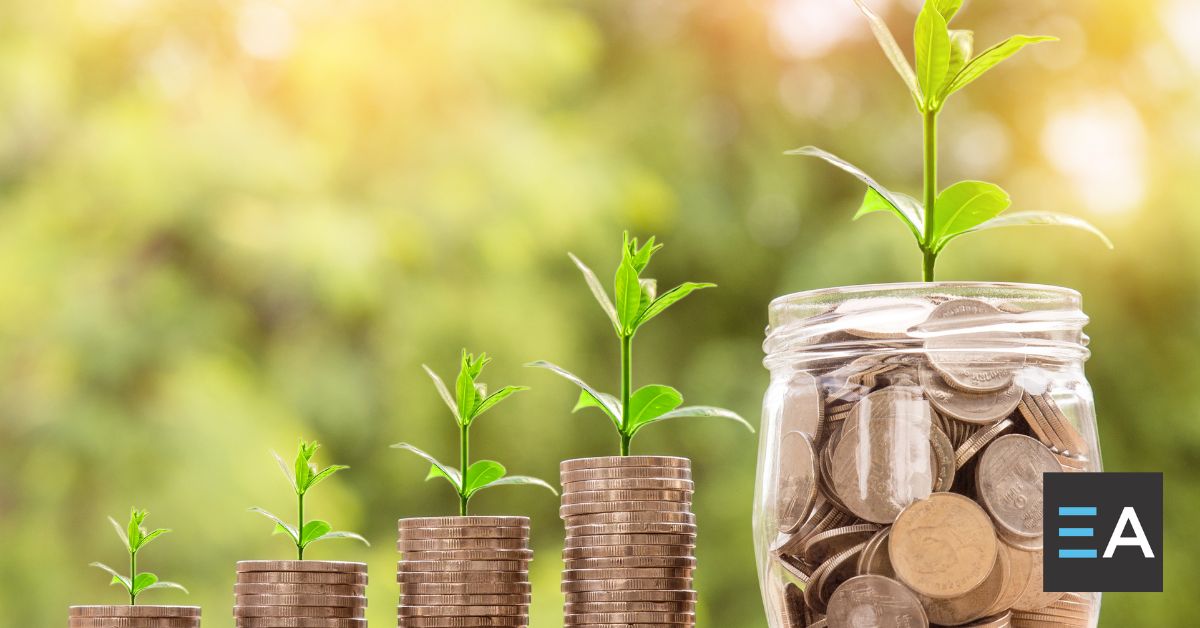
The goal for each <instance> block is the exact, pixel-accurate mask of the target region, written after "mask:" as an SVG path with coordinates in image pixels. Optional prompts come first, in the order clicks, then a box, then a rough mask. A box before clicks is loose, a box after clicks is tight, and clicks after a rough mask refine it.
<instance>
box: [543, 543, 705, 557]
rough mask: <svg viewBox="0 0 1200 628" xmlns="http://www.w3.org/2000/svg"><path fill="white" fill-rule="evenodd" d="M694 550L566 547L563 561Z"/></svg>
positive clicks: (685, 553) (690, 549) (690, 550)
mask: <svg viewBox="0 0 1200 628" xmlns="http://www.w3.org/2000/svg"><path fill="white" fill-rule="evenodd" d="M694 551H695V548H694V547H692V546H690V545H599V546H595V547H567V548H564V549H563V558H564V559H576V558H616V557H621V556H687V557H690V556H692V555H693V552H694Z"/></svg>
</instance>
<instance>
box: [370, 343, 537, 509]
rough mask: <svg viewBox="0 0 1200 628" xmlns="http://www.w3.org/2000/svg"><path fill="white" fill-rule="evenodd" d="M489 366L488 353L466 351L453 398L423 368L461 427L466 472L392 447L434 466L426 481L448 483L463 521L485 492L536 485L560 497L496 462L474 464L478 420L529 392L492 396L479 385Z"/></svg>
mask: <svg viewBox="0 0 1200 628" xmlns="http://www.w3.org/2000/svg"><path fill="white" fill-rule="evenodd" d="M488 362H491V358H489V357H488V356H487V354H486V353H481V354H479V357H475V356H474V355H472V354H470V353H467V350H466V349H463V352H462V365H461V366H460V368H459V371H458V379H457V380H456V381H455V383H454V394H451V393H450V390H449V389H448V388H446V383H445V382H443V381H442V378H440V377H438V375H437V373H434V372H433V369H431V368H429V367H428V366H424V365H422V368H424V369H425V372H426V373H428V374H429V377H430V378H432V379H433V384H434V386H436V387H437V391H438V394H439V395H441V397H442V401H444V402H445V403H446V406H447V407H448V408H450V413H451V414H452V415H453V416H454V421H455V423H457V424H458V457H459V465H460V466H459V469H463V471H459V469H456V468H454V467H452V466H449V465H446V464H442V463H441V462H439V461H438V460H437V458H434V457H433V456H431V455H429V454H428V453H426V452H424V451H422V450H421V449H418V448H417V447H414V446H413V445H410V444H408V443H396V444H395V445H392V447H394V448H396V449H404V450H407V451H410V452H412V453H414V454H416V455H418V456H420V457H421V458H423V459H424V460H425V461H426V462H428V463H429V464H430V465H431V466H430V469H429V474H428V475H427V476H425V479H426V480H432V479H433V478H442V479H443V480H446V481H447V482H449V483H450V485H451V486H453V487H454V492H455V493H456V494H457V495H458V514H459V515H462V516H464V517H465V516H466V515H467V504H468V502H470V501H471V498H472V497H474V496H475V494H476V493H478V492H479V491H482V490H483V489H485V488H494V487H497V486H514V485H533V486H541V487H543V488H546V489H547V490H549V491H550V492H551V493H554V494H555V495H558V491H556V490H555V489H554V487H553V486H550V485H549V484H548V483H546V482H545V481H543V480H539V479H538V478H535V477H529V476H526V475H507V473H508V471H507V470H506V469H505V468H504V465H502V464H500V463H499V462H496V461H495V460H478V461H476V462H471V458H470V454H471V426H472V425H473V424H474V423H475V420H476V419H478V418H479V417H480V416H481V415H482V414H483V413H484V412H487V411H488V410H491V409H492V408H494V407H496V405H497V404H499V403H500V402H501V401H504V400H505V399H507V398H508V397H510V396H512V395H514V394H516V393H518V392H521V391H523V390H529V389H528V388H527V387H525V386H505V387H504V388H501V389H500V390H497V391H496V392H494V393H492V394H490V395H489V394H488V393H487V386H486V385H485V384H484V383H483V382H480V381H479V375H480V373H482V372H483V367H485V366H487V364H488Z"/></svg>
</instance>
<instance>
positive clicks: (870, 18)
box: [854, 0, 921, 104]
mask: <svg viewBox="0 0 1200 628" xmlns="http://www.w3.org/2000/svg"><path fill="white" fill-rule="evenodd" d="M854 4H857V5H858V9H859V10H860V11H862V13H863V15H865V16H867V23H868V24H870V25H871V32H872V33H874V34H875V39H876V40H877V41H878V42H879V47H880V48H883V54H884V55H886V56H887V58H888V61H891V62H892V67H893V68H895V69H896V73H897V74H899V75H900V78H901V79H903V80H904V84H905V85H906V86H907V87H908V91H909V93H911V94H912V97H913V100H914V101H916V103H917V104H920V103H921V88H920V86H918V85H917V75H916V73H915V72H913V69H912V66H911V65H909V64H908V59H906V58H905V57H904V52H903V51H902V50H900V45H899V44H897V43H896V38H895V37H893V36H892V32H891V31H889V30H888V27H887V24H886V23H884V21H883V18H881V17H879V15H878V14H877V13H875V12H874V11H872V10H871V9H870V8H869V7H867V5H866V4H864V3H863V0H854Z"/></svg>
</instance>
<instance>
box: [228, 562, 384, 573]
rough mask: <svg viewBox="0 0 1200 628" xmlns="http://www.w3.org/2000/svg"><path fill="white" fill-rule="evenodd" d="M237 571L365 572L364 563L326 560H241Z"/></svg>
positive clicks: (365, 566) (365, 565)
mask: <svg viewBox="0 0 1200 628" xmlns="http://www.w3.org/2000/svg"><path fill="white" fill-rule="evenodd" d="M237 570H238V571H239V572H248V571H322V572H335V573H367V564H366V563H343V562H334V561H326V560H243V561H240V562H238V564H237Z"/></svg>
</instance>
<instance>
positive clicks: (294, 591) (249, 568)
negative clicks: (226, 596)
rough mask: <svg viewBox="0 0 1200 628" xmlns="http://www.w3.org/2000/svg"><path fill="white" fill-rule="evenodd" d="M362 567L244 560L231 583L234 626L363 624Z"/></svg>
mask: <svg viewBox="0 0 1200 628" xmlns="http://www.w3.org/2000/svg"><path fill="white" fill-rule="evenodd" d="M366 590H367V566H366V564H364V563H345V562H332V561H322V560H247V561H242V562H239V563H238V564H237V584H235V585H234V586H233V594H234V606H233V617H234V624H235V625H236V626H237V627H238V628H365V627H366V625H367V620H366V610H367V595H366Z"/></svg>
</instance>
